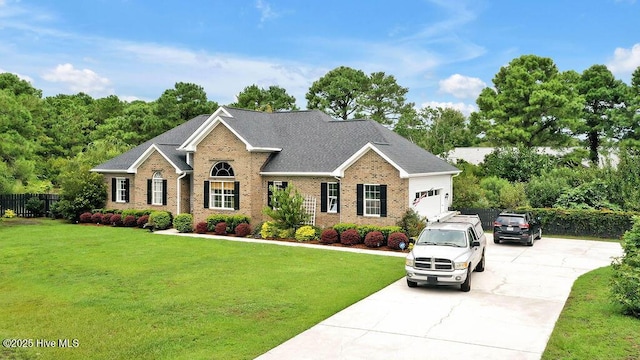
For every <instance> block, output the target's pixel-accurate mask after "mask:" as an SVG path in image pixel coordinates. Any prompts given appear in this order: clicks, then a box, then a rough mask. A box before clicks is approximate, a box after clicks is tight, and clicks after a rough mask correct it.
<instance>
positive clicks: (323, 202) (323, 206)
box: [320, 182, 327, 212]
mask: <svg viewBox="0 0 640 360" xmlns="http://www.w3.org/2000/svg"><path fill="white" fill-rule="evenodd" d="M320 212H327V183H325V182H323V183H320Z"/></svg>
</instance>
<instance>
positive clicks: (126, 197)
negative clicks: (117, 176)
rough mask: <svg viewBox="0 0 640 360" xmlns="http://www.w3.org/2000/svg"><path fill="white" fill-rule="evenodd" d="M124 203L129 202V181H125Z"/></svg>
mask: <svg viewBox="0 0 640 360" xmlns="http://www.w3.org/2000/svg"><path fill="white" fill-rule="evenodd" d="M124 202H127V203H128V202H129V179H124Z"/></svg>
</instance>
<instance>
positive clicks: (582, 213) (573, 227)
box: [524, 208, 638, 239]
mask: <svg viewBox="0 0 640 360" xmlns="http://www.w3.org/2000/svg"><path fill="white" fill-rule="evenodd" d="M524 210H530V211H531V212H532V213H533V215H534V216H537V217H540V220H541V223H542V228H543V231H546V232H547V233H548V234H555V235H589V236H593V237H600V238H610V239H619V238H620V237H621V236H622V234H624V232H625V231H627V230H629V229H631V226H632V224H633V216H634V215H638V214H637V213H632V212H624V211H610V210H579V209H573V210H566V209H553V208H552V209H528V208H524Z"/></svg>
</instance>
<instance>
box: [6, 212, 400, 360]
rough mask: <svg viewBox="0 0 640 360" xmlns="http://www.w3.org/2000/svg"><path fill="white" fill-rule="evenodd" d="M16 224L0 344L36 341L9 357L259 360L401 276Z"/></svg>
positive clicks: (91, 229)
mask: <svg viewBox="0 0 640 360" xmlns="http://www.w3.org/2000/svg"><path fill="white" fill-rule="evenodd" d="M11 220H13V219H11ZM11 220H7V221H3V222H2V223H0V249H1V253H0V294H1V295H0V338H2V339H32V341H33V345H32V347H29V348H20V349H16V348H0V358H10V359H32V358H38V359H60V358H64V359H204V358H206V359H251V358H254V357H256V356H258V355H260V354H262V353H264V352H266V351H268V350H269V349H271V348H273V347H275V346H277V345H278V344H280V343H282V342H284V341H286V340H287V339H289V338H291V337H293V336H295V335H297V334H299V333H301V332H302V331H304V330H306V329H308V328H310V327H311V326H313V325H315V324H317V323H318V322H320V321H322V320H324V319H326V318H327V317H329V316H331V315H332V314H334V313H336V312H338V311H340V310H342V309H344V308H345V307H347V306H349V305H351V304H353V303H355V302H357V301H358V300H360V299H362V298H364V297H366V296H368V295H369V294H372V293H374V292H376V291H377V290H379V289H381V288H383V287H384V286H386V285H388V284H390V283H392V282H394V281H396V280H398V279H400V278H401V277H402V276H403V275H404V271H403V266H402V259H401V258H397V257H387V256H376V255H364V254H354V253H346V252H338V251H330V250H316V249H305V248H295V247H285V246H274V245H265V244H253V243H238V242H231V241H223V240H213V239H202V238H190V237H178V236H169V235H157V234H151V233H148V232H146V231H144V230H139V229H130V228H113V227H98V226H82V225H71V224H64V223H60V222H58V221H53V220H41V221H39V222H34V221H27V222H26V223H25V222H22V223H20V224H18V223H17V222H16V221H11ZM28 224H32V225H28ZM389 306H401V304H389ZM59 339H61V340H63V339H69V344H70V345H71V344H72V339H77V341H78V346H77V347H75V348H60V347H58V346H57V345H58V340H59ZM39 340H46V341H55V344H56V347H47V348H45V347H37V346H36V345H37V344H38V343H37V341H39ZM40 344H42V342H41V343H40Z"/></svg>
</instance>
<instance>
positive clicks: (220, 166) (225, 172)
mask: <svg viewBox="0 0 640 360" xmlns="http://www.w3.org/2000/svg"><path fill="white" fill-rule="evenodd" d="M211 176H212V177H219V176H223V177H233V176H235V175H234V173H233V168H232V167H231V165H229V163H228V162H226V161H221V162H219V163H216V164H215V165H213V168H211Z"/></svg>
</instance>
